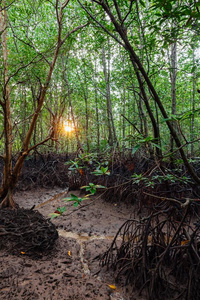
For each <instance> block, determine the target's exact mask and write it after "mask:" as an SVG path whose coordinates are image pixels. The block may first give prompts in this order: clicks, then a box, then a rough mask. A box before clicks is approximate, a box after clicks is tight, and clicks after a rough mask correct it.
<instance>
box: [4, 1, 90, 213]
mask: <svg viewBox="0 0 200 300" xmlns="http://www.w3.org/2000/svg"><path fill="white" fill-rule="evenodd" d="M4 4H5V3H4ZM59 4H60V2H59V1H56V6H55V8H56V17H57V27H58V37H57V43H56V48H55V51H54V56H53V59H52V61H51V62H49V70H48V73H47V76H46V80H45V83H44V85H41V88H40V94H39V96H38V99H37V107H36V110H35V112H34V114H33V116H32V119H31V121H30V125H29V129H28V132H27V134H26V137H25V139H24V142H23V147H22V150H21V152H20V154H19V156H18V158H17V161H16V164H15V166H14V168H13V171H11V170H12V123H11V112H10V93H9V85H8V82H9V81H8V75H7V74H8V67H7V43H6V29H5V28H6V17H7V14H6V10H5V9H3V10H2V9H1V10H0V26H1V29H5V30H4V31H3V34H2V47H3V59H4V69H5V71H4V74H5V78H4V79H5V84H4V93H3V98H4V102H3V100H0V104H1V106H2V108H3V112H4V131H5V155H4V162H5V167H4V174H3V175H4V177H3V185H2V188H1V189H0V208H2V207H15V202H14V201H13V190H14V188H15V186H16V184H17V181H18V178H19V174H20V172H21V169H22V166H23V164H24V161H25V158H26V157H27V155H28V154H29V152H30V151H31V150H33V149H35V148H36V147H37V146H38V145H34V146H32V147H30V141H31V138H32V135H33V132H34V128H35V126H36V123H37V120H38V117H39V115H40V112H41V109H42V107H43V103H44V99H45V96H46V92H47V89H48V87H49V84H50V80H51V77H52V73H53V70H54V67H55V64H56V60H57V58H58V54H59V50H60V47H61V46H62V44H63V43H64V42H65V41H66V39H67V38H68V37H69V35H71V34H72V33H74V32H75V31H77V30H79V29H80V28H83V27H85V26H86V25H87V24H85V25H81V26H78V27H76V28H74V29H73V30H71V31H70V32H69V33H67V34H66V35H65V37H64V38H63V39H62V38H61V36H62V35H61V33H62V19H63V9H64V8H65V7H66V5H67V4H68V1H66V2H65V3H64V4H63V5H61V6H60V7H59ZM4 7H5V5H4ZM2 26H3V27H2ZM49 138H50V137H48V138H47V139H46V140H49ZM46 140H45V141H46ZM45 141H43V142H41V143H40V144H42V143H44V142H45Z"/></svg>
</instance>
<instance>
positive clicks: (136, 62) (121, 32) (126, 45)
mask: <svg viewBox="0 0 200 300" xmlns="http://www.w3.org/2000/svg"><path fill="white" fill-rule="evenodd" d="M98 3H99V5H101V6H102V8H103V9H104V11H105V12H106V13H107V14H108V16H109V17H110V20H111V22H112V23H113V25H114V26H115V30H116V31H117V32H118V33H119V35H120V36H121V39H122V40H123V42H124V48H125V49H126V50H127V51H128V52H129V55H130V59H131V61H132V63H133V66H134V65H137V68H138V70H139V72H140V73H141V75H142V76H143V78H144V80H145V82H146V84H147V86H148V88H149V90H150V92H151V94H152V96H153V98H154V101H155V102H156V103H157V105H158V107H159V109H160V111H161V113H162V115H163V117H164V118H165V119H168V115H167V113H166V111H165V108H164V106H163V104H162V101H161V99H160V97H159V96H158V94H157V92H156V90H155V88H154V86H153V84H152V82H151V80H150V78H149V76H148V74H147V73H146V71H145V69H144V67H143V65H142V63H141V61H140V59H139V57H138V56H137V54H136V53H135V51H134V50H133V47H132V46H131V44H130V42H129V39H128V37H127V32H126V30H125V29H124V26H123V25H121V24H120V23H119V22H118V21H117V20H116V18H115V17H114V15H113V14H112V12H111V10H110V8H109V6H108V5H107V4H106V3H105V2H98ZM112 36H113V35H112ZM166 124H167V126H168V128H169V131H170V133H171V135H172V136H173V138H174V140H175V143H176V146H177V147H178V150H179V153H180V155H181V157H182V159H183V162H184V164H185V166H186V168H187V170H188V172H189V174H190V175H191V177H192V178H193V180H194V181H195V182H196V183H197V184H200V178H199V177H198V176H197V174H196V173H195V171H194V169H193V167H192V166H191V164H190V163H189V162H188V159H187V157H186V154H185V151H184V150H183V146H182V144H181V141H180V139H179V137H178V134H177V132H176V131H175V130H174V127H173V125H172V124H171V122H170V121H169V120H166Z"/></svg>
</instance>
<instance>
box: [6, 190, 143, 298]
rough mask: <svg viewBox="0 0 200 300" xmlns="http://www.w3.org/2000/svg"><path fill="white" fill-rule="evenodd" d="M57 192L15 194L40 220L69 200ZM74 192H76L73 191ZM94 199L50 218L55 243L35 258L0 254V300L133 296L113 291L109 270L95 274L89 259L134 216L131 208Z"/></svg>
mask: <svg viewBox="0 0 200 300" xmlns="http://www.w3.org/2000/svg"><path fill="white" fill-rule="evenodd" d="M70 193H73V192H72V191H71V192H69V193H67V191H66V190H63V189H61V188H54V189H53V190H52V189H45V188H41V189H39V188H38V189H35V190H29V191H21V192H20V191H18V192H17V193H16V194H15V200H16V202H17V203H18V204H19V206H20V207H24V208H27V209H29V208H31V207H32V206H33V205H35V208H34V209H35V210H36V209H37V210H38V211H39V212H40V213H41V214H43V215H44V216H45V217H47V218H48V217H49V214H50V213H53V212H54V211H55V210H56V208H57V207H62V206H63V205H65V204H66V203H64V202H63V200H62V199H63V198H64V197H66V196H69V194H70ZM74 193H78V192H74ZM102 199H103V197H102V198H101V197H98V196H96V198H94V199H92V200H86V201H83V202H82V204H81V205H80V206H79V207H77V208H74V207H73V204H72V203H71V202H68V203H67V204H66V206H67V211H66V212H65V213H64V214H63V215H62V216H60V217H58V218H55V219H52V222H53V223H54V224H55V225H56V228H57V230H58V233H59V238H58V240H57V241H56V244H55V246H54V248H53V250H51V251H50V252H49V253H47V254H45V255H44V256H41V257H36V258H34V257H30V256H28V255H26V253H23V252H19V254H18V255H11V254H10V253H9V252H8V251H6V250H2V249H1V250H0V299H6V300H21V299H23V300H25V299H26V300H36V299H39V300H42V299H45V300H51V299H52V300H56V299H59V300H62V299H63V300H64V299H65V300H70V299H76V300H79V299H80V300H84V299H88V300H100V299H102V300H134V299H141V300H142V299H144V298H142V297H138V296H137V295H136V294H135V296H134V294H133V293H132V292H131V293H130V291H129V290H128V288H127V287H126V288H125V287H124V288H123V287H121V286H120V285H119V286H116V284H115V281H114V277H113V275H112V272H111V271H108V270H105V269H100V267H99V261H98V260H95V259H94V258H95V257H97V256H98V255H99V254H102V253H104V252H105V251H106V250H107V249H108V248H109V245H110V244H111V242H112V240H113V238H114V236H115V234H116V233H117V231H118V229H119V228H120V226H121V225H122V224H123V223H124V222H125V221H126V220H127V219H129V218H133V217H134V216H135V209H134V206H132V207H130V206H127V205H126V204H123V203H110V202H109V203H108V202H105V201H104V200H102Z"/></svg>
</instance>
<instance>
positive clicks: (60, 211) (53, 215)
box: [49, 206, 66, 219]
mask: <svg viewBox="0 0 200 300" xmlns="http://www.w3.org/2000/svg"><path fill="white" fill-rule="evenodd" d="M65 211H66V207H65V206H62V207H57V209H56V210H55V211H54V212H53V213H51V214H49V216H51V219H54V218H57V217H59V216H62V214H63V213H64V212H65Z"/></svg>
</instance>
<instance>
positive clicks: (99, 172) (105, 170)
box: [92, 167, 110, 176]
mask: <svg viewBox="0 0 200 300" xmlns="http://www.w3.org/2000/svg"><path fill="white" fill-rule="evenodd" d="M92 174H94V175H96V176H101V175H110V171H109V170H108V167H105V168H104V167H101V168H100V169H97V170H94V172H92Z"/></svg>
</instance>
